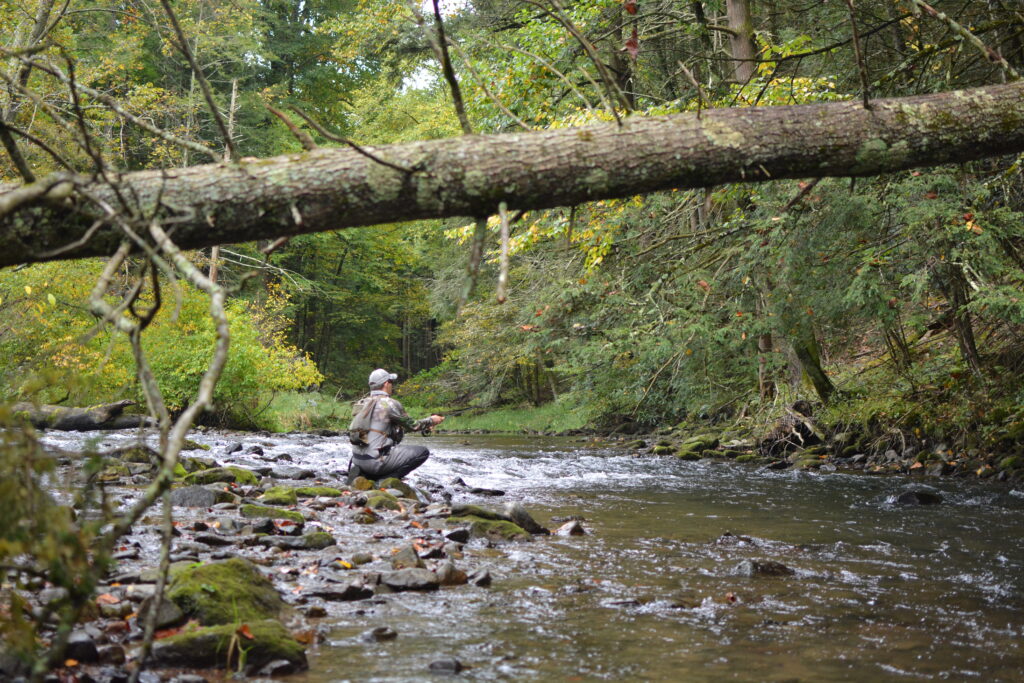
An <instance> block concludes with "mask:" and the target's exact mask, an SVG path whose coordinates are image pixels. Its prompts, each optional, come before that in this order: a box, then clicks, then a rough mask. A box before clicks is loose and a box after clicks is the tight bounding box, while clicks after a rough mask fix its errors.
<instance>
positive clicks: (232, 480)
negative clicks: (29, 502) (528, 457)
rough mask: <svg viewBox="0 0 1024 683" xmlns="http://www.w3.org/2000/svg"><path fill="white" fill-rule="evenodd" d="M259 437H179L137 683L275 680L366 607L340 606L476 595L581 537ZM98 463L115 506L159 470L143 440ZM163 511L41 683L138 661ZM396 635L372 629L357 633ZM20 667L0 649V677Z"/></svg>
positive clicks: (456, 490)
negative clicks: (517, 554)
mask: <svg viewBox="0 0 1024 683" xmlns="http://www.w3.org/2000/svg"><path fill="white" fill-rule="evenodd" d="M306 437H307V438H309V439H316V438H317V437H315V436H312V435H306ZM196 438H202V437H200V436H199V435H197V437H196ZM321 439H322V437H321ZM205 440H207V441H211V439H205ZM260 441H261V440H260V438H259V437H254V438H251V439H245V440H244V442H227V443H224V442H223V441H220V440H216V441H214V443H213V444H201V443H198V442H196V441H189V442H188V444H187V447H188V448H189V449H190V450H189V451H188V452H187V453H185V454H183V457H182V459H181V462H180V465H179V467H178V470H177V472H176V475H177V477H178V479H179V481H178V483H177V484H176V485H175V487H174V488H173V489H172V491H171V501H172V504H173V506H174V517H175V522H174V525H175V526H174V532H173V536H174V543H173V546H172V552H171V555H170V560H171V565H170V570H169V573H168V583H167V588H166V591H165V599H164V600H163V601H162V603H161V604H160V607H159V611H158V612H157V614H156V629H157V631H156V636H157V637H156V639H155V640H154V644H153V649H152V653H151V655H150V657H149V659H148V660H147V662H146V665H145V667H144V669H145V670H144V672H143V675H142V677H141V679H140V680H143V681H149V682H152V683H155V682H156V681H173V682H175V683H199V682H200V681H204V680H207V678H208V677H209V676H213V677H214V679H216V680H220V677H221V676H224V675H229V674H230V673H232V672H240V673H244V674H246V675H250V676H261V677H274V676H280V675H286V674H289V673H294V672H297V671H301V670H303V669H305V668H306V666H307V660H306V650H307V649H308V648H315V647H316V646H317V644H318V643H319V642H321V641H322V640H323V638H324V636H325V633H326V629H327V628H328V626H329V625H333V624H335V623H337V621H338V620H339V619H342V618H344V619H353V618H354V619H356V620H358V619H359V616H358V615H359V614H360V613H363V610H362V609H357V610H354V611H353V610H352V609H351V608H349V607H348V605H350V604H351V603H362V604H365V605H367V606H372V605H374V604H380V603H381V601H387V600H388V596H389V595H390V594H393V593H400V592H406V591H417V592H439V593H441V594H443V592H444V591H449V590H486V589H487V587H488V586H490V585H491V582H492V581H493V580H494V576H495V575H498V576H500V575H501V574H502V572H503V569H502V567H501V562H500V558H501V555H502V551H501V546H504V545H506V544H518V543H524V542H530V541H532V540H534V539H535V538H539V537H543V536H547V535H548V534H551V533H554V534H559V535H577V534H582V533H585V532H584V530H583V528H582V526H581V525H580V523H579V522H577V521H572V522H568V523H567V524H565V525H563V526H562V527H561V528H559V529H557V530H554V531H551V530H549V529H547V528H545V527H544V526H542V525H541V524H539V523H538V522H537V521H536V520H534V519H533V517H532V516H531V515H530V513H529V512H528V511H527V510H526V509H525V508H524V507H523V506H522V505H521V504H520V503H514V502H511V503H506V504H503V505H497V506H492V505H473V504H468V503H465V502H461V501H463V500H465V499H474V500H479V499H480V498H481V497H484V498H490V499H494V500H498V501H500V499H501V496H502V495H503V492H502V491H497V490H491V489H482V488H476V487H471V486H467V485H466V484H465V482H463V481H462V480H461V479H455V480H453V481H450V482H446V483H445V484H439V483H428V484H427V485H425V486H421V487H420V488H418V489H417V488H413V487H411V486H409V485H408V484H407V483H405V482H403V481H401V480H399V479H394V478H392V479H385V480H382V481H379V482H374V481H369V480H366V479H364V478H362V477H359V478H357V479H356V480H355V481H354V482H352V484H351V485H349V484H347V483H346V479H345V477H344V473H343V472H341V471H337V472H331V473H324V472H315V471H313V470H311V469H307V468H303V467H299V466H296V465H294V464H292V458H291V456H289V455H288V454H287V453H282V452H277V451H279V450H280V449H278V448H272V447H271V446H272V444H271V442H269V441H266V442H264V443H260ZM54 456H55V457H56V458H57V459H58V467H59V470H58V472H59V474H60V475H61V477H62V478H64V479H65V481H71V480H72V479H73V478H74V477H75V476H77V475H76V473H77V472H78V471H79V470H80V466H81V465H82V464H83V462H82V461H83V456H82V455H79V454H74V453H68V452H61V453H55V454H54ZM102 458H103V466H102V469H101V470H100V472H99V473H98V475H97V480H98V481H99V482H101V483H102V486H103V488H104V490H105V492H106V494H107V496H109V497H110V498H111V499H112V500H114V501H118V502H119V503H120V504H122V505H126V506H127V505H129V504H130V503H131V501H132V500H133V499H134V498H135V497H136V496H137V495H138V491H139V488H140V487H141V486H144V485H145V484H147V483H148V482H149V481H150V480H151V478H152V475H153V474H154V472H155V471H156V464H155V463H156V462H157V461H158V459H157V454H156V453H155V452H154V451H153V450H152V449H150V448H149V447H147V446H145V445H131V446H126V447H121V448H117V449H113V450H108V451H106V452H105V453H104V454H103V456H102ZM78 514H86V515H88V514H91V512H90V511H79V512H78ZM161 516H162V515H161V514H160V511H159V506H155V507H154V509H153V510H152V511H151V512H150V515H149V516H148V517H146V518H143V520H141V523H140V524H138V525H137V527H138V528H137V529H133V530H132V531H131V532H130V533H129V534H128V535H126V536H125V537H124V538H123V539H122V543H121V544H120V545H119V547H118V550H117V552H116V554H115V556H114V559H115V560H116V569H115V570H113V571H112V572H111V573H110V574H109V575H108V576H107V577H106V578H105V579H104V580H103V581H102V582H101V584H100V586H99V587H98V589H97V590H96V594H95V596H94V597H93V598H92V600H91V601H90V602H89V604H88V605H87V607H86V609H85V610H84V613H83V615H82V618H81V619H80V620H79V623H78V624H77V625H76V626H75V628H74V630H73V632H72V633H71V636H70V638H69V640H68V648H67V651H66V652H65V654H64V666H62V667H59V668H58V669H55V670H54V671H52V672H51V674H50V675H49V677H48V678H47V680H51V681H54V682H58V681H60V682H63V681H69V680H73V681H77V682H78V683H84V682H86V681H95V682H97V683H121V682H123V681H127V680H128V678H129V675H130V672H131V670H132V669H133V668H135V667H137V666H138V664H139V658H140V655H141V644H142V639H143V625H144V623H145V618H146V616H147V615H148V614H149V613H150V612H151V611H152V609H153V603H154V594H155V592H156V583H157V578H158V571H157V570H156V569H155V567H157V566H159V554H160V535H159V534H160V517H161ZM10 578H11V577H10V576H8V580H9V579H10ZM23 585H25V586H26V589H25V590H23V591H21V592H22V594H21V596H20V597H21V599H22V600H24V603H25V605H26V607H25V609H26V610H27V612H28V613H29V614H32V615H35V616H36V617H41V615H43V614H45V613H46V612H47V611H48V610H55V609H57V608H59V607H60V606H61V604H62V601H66V600H67V599H68V595H67V592H66V591H65V590H63V589H55V588H48V587H47V585H46V584H45V583H44V582H42V581H41V580H31V579H30V580H27V581H24V582H23ZM9 587H10V586H8V587H7V588H8V589H9ZM365 609H372V607H367V608H365ZM53 627H54V624H53V623H51V624H50V625H45V624H44V626H43V627H42V629H41V632H40V635H41V636H42V637H43V638H44V639H45V638H51V637H53V636H54V633H53ZM395 636H396V633H395V631H394V630H392V629H390V628H383V629H382V628H377V629H368V630H367V632H366V633H365V634H364V636H363V637H364V638H365V639H366V640H367V642H375V641H380V640H386V639H389V638H393V637H395ZM462 666H463V665H462V664H461V662H459V661H458V660H456V659H454V658H442V659H439V660H438V661H436V662H434V663H432V664H431V665H430V670H431V671H433V672H434V673H437V672H441V673H444V672H448V673H455V672H458V671H459V670H461V668H462ZM209 669H214V670H219V671H220V672H222V673H216V674H211V673H210V672H209V671H208V670H209ZM26 674H27V672H26V671H25V670H24V669H23V668H22V667H21V666H20V665H19V664H18V662H17V660H16V659H15V658H13V657H12V656H11V653H9V652H5V648H2V647H0V678H2V679H3V680H15V681H16V680H19V678H20V677H24V676H26Z"/></svg>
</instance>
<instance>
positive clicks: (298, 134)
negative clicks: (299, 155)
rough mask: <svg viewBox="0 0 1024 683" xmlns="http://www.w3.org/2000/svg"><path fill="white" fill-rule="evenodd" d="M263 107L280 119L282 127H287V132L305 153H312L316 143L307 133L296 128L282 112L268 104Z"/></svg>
mask: <svg viewBox="0 0 1024 683" xmlns="http://www.w3.org/2000/svg"><path fill="white" fill-rule="evenodd" d="M265 106H266V107H267V110H269V111H270V113H271V114H273V115H274V116H276V117H277V118H279V119H281V121H282V122H283V123H284V125H286V126H288V130H290V131H291V132H292V135H294V136H295V138H296V139H297V140H298V141H299V142H300V143H302V148H303V149H305V150H306V151H307V152H312V151H313V150H314V149H316V148H317V145H316V143H315V142H313V138H311V137H310V136H309V133H307V132H306V131H304V130H302V129H301V128H299V127H298V126H296V125H295V122H294V121H292V120H291V119H290V118H288V115H287V114H285V113H284V112H283V111H281V110H279V109H275V108H274V107H271V106H270V105H269V104H268V105H265Z"/></svg>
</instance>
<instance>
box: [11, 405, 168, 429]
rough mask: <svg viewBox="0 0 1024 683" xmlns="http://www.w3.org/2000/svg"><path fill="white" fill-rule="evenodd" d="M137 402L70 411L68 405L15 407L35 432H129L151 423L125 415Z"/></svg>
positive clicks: (18, 415) (144, 418)
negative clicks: (128, 430)
mask: <svg viewBox="0 0 1024 683" xmlns="http://www.w3.org/2000/svg"><path fill="white" fill-rule="evenodd" d="M133 405H135V402H134V401H118V402H117V403H108V404H106V405H100V406H91V407H89V408H68V407H65V406H48V405H33V404H31V403H15V404H14V405H13V406H12V410H13V412H14V415H15V417H21V418H22V419H24V420H26V421H27V422H30V423H31V424H32V426H33V427H35V428H36V429H56V430H61V431H75V432H89V431H95V430H97V429H130V428H134V427H138V426H140V425H142V424H147V425H149V424H150V423H151V422H152V420H151V419H150V418H147V417H146V416H144V415H123V414H122V412H123V411H124V409H125V408H127V407H128V406H133Z"/></svg>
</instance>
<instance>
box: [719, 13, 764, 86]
mask: <svg viewBox="0 0 1024 683" xmlns="http://www.w3.org/2000/svg"><path fill="white" fill-rule="evenodd" d="M725 12H726V14H727V15H728V16H729V28H730V29H732V33H730V34H729V55H730V56H731V57H732V60H733V61H732V64H733V66H732V73H733V78H734V79H735V80H736V82H737V83H741V84H742V83H746V82H747V81H749V80H750V79H751V77H753V75H754V66H755V63H754V59H756V57H757V46H756V45H754V20H753V19H752V18H751V17H750V2H749V0H725Z"/></svg>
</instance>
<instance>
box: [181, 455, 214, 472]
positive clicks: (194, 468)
mask: <svg viewBox="0 0 1024 683" xmlns="http://www.w3.org/2000/svg"><path fill="white" fill-rule="evenodd" d="M181 464H182V465H184V466H185V469H186V470H188V471H189V472H198V471H200V470H211V469H213V468H214V467H216V466H217V461H216V460H214V459H213V458H208V457H205V456H203V457H195V456H192V457H184V458H182V459H181Z"/></svg>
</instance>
